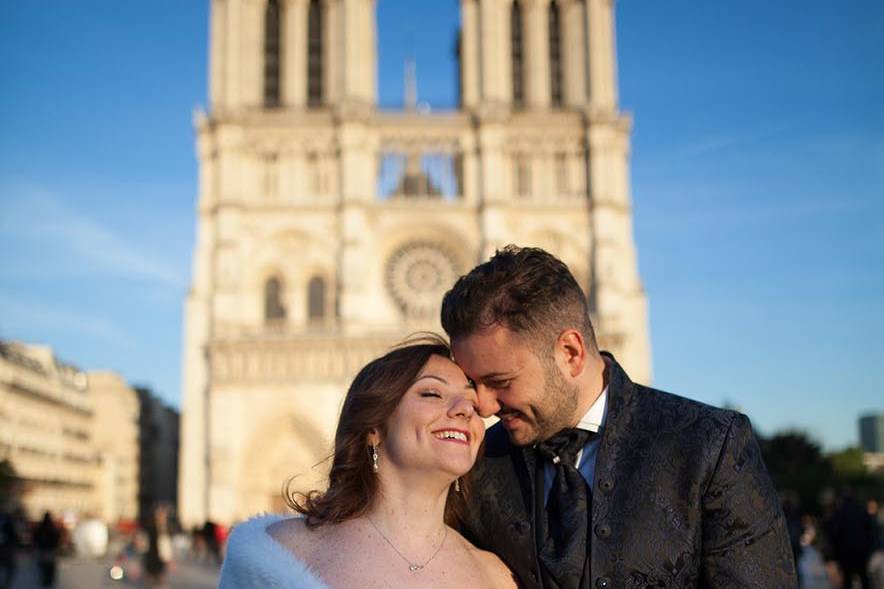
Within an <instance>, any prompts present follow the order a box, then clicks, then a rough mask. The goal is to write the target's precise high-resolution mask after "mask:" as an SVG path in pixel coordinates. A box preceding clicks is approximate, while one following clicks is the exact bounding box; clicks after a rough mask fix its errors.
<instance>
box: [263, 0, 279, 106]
mask: <svg viewBox="0 0 884 589" xmlns="http://www.w3.org/2000/svg"><path fill="white" fill-rule="evenodd" d="M279 22H280V7H279V0H267V7H266V8H265V9H264V106H266V107H271V108H272V107H276V106H279V85H280V84H279V81H280V80H279V78H280V76H279V72H280V50H279V49H280V46H281V45H282V42H281V41H282V40H281V39H280V27H279Z"/></svg>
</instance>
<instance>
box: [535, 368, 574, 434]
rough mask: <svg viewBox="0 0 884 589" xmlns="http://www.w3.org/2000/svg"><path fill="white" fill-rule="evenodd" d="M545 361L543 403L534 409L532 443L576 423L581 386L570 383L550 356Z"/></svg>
mask: <svg viewBox="0 0 884 589" xmlns="http://www.w3.org/2000/svg"><path fill="white" fill-rule="evenodd" d="M542 363H543V381H544V382H543V389H544V396H543V405H542V406H538V407H537V409H536V410H535V411H534V421H535V425H536V430H537V431H536V435H535V438H534V440H533V441H532V442H531V443H537V442H543V441H544V440H547V439H549V438H550V437H552V436H553V435H554V434H556V433H558V432H559V431H561V430H562V429H564V428H566V427H571V426H573V425H575V424H573V423H571V420H572V419H574V412H575V411H577V397H578V393H579V387H578V386H577V385H576V384H574V385H572V384H569V383H568V382H567V381H566V380H565V377H564V376H562V373H561V372H560V371H559V367H558V366H556V364H555V362H554V361H553V360H552V359H551V358H550V359H548V360H545V361H543V362H542Z"/></svg>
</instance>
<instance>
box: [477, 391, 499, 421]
mask: <svg viewBox="0 0 884 589" xmlns="http://www.w3.org/2000/svg"><path fill="white" fill-rule="evenodd" d="M476 396H477V397H478V398H479V415H481V416H482V417H491V416H492V415H494V414H496V413H497V412H498V411H500V403H498V402H497V394H496V393H495V392H494V391H493V390H492V389H489V388H488V387H486V386H485V385H481V384H480V385H476Z"/></svg>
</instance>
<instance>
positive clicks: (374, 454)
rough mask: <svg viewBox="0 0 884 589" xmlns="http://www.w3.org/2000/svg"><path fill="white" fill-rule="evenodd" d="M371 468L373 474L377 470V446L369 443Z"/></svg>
mask: <svg viewBox="0 0 884 589" xmlns="http://www.w3.org/2000/svg"><path fill="white" fill-rule="evenodd" d="M371 470H372V472H374V473H375V474H377V472H378V447H377V446H375V445H374V444H372V445H371Z"/></svg>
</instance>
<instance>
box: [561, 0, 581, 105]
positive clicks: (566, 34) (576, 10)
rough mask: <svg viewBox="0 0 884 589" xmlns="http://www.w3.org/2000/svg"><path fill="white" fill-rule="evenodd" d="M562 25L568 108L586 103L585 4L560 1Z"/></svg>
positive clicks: (565, 0)
mask: <svg viewBox="0 0 884 589" xmlns="http://www.w3.org/2000/svg"><path fill="white" fill-rule="evenodd" d="M558 2H559V14H560V15H561V16H560V22H561V25H562V31H561V33H560V34H561V39H562V71H563V74H564V78H565V79H564V84H565V87H564V99H565V105H566V106H583V105H584V104H585V103H586V60H585V56H586V44H585V41H584V37H583V24H584V23H585V22H586V18H585V17H584V10H583V7H584V3H583V2H580V1H579V0H558Z"/></svg>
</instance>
